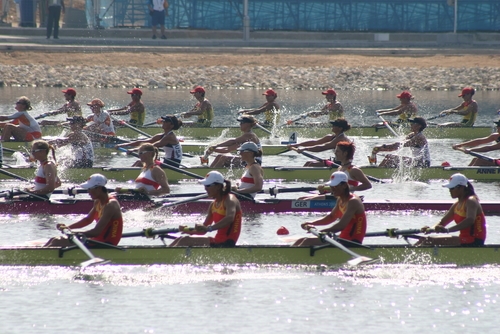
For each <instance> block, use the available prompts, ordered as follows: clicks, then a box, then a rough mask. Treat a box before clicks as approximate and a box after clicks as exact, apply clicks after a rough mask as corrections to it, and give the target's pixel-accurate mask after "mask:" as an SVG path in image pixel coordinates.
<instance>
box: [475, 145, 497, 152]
mask: <svg viewBox="0 0 500 334" xmlns="http://www.w3.org/2000/svg"><path fill="white" fill-rule="evenodd" d="M498 149H500V143H496V144H491V145H487V146H483V147H478V148H473V149H471V150H470V151H471V152H478V153H479V152H490V151H496V150H498Z"/></svg>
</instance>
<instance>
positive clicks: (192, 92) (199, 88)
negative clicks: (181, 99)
mask: <svg viewBox="0 0 500 334" xmlns="http://www.w3.org/2000/svg"><path fill="white" fill-rule="evenodd" d="M190 93H191V94H194V93H202V94H205V88H203V87H201V86H196V87H195V88H194V89H193V90H192V91H191V92H190Z"/></svg>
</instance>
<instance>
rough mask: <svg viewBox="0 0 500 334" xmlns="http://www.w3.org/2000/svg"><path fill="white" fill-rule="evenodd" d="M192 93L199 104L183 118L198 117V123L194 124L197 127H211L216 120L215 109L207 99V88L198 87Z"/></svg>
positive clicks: (183, 115) (183, 114) (184, 114)
mask: <svg viewBox="0 0 500 334" xmlns="http://www.w3.org/2000/svg"><path fill="white" fill-rule="evenodd" d="M190 93H191V94H193V96H194V98H195V99H196V100H197V101H198V103H196V105H195V106H194V107H193V109H191V110H190V111H188V112H185V113H182V114H181V116H182V117H184V118H189V117H191V116H198V121H197V122H196V123H194V124H195V125H197V126H202V127H210V126H211V125H212V121H213V119H214V109H213V107H212V104H211V103H210V101H209V100H208V99H206V98H205V88H203V87H201V86H196V87H195V88H194V89H193V90H192V91H190Z"/></svg>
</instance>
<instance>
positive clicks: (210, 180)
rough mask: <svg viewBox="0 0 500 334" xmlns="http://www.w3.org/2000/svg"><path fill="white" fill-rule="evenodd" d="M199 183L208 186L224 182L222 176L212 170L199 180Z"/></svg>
mask: <svg viewBox="0 0 500 334" xmlns="http://www.w3.org/2000/svg"><path fill="white" fill-rule="evenodd" d="M200 183H201V184H203V185H204V186H209V185H211V184H214V183H219V184H224V176H222V174H221V173H219V172H218V171H215V170H213V171H211V172H210V173H208V174H207V176H205V178H204V179H203V180H200Z"/></svg>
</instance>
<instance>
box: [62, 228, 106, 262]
mask: <svg viewBox="0 0 500 334" xmlns="http://www.w3.org/2000/svg"><path fill="white" fill-rule="evenodd" d="M62 233H64V234H65V235H66V236H67V237H68V239H69V240H70V241H71V242H73V243H74V244H75V245H77V246H78V248H80V249H81V250H82V252H84V253H85V254H86V255H87V256H88V257H89V258H90V260H88V261H85V262H82V263H80V266H82V267H87V266H90V265H93V264H105V263H108V262H109V261H107V260H104V259H101V258H98V257H95V256H94V254H92V252H90V251H89V249H88V248H87V247H85V245H84V244H83V243H82V242H81V241H80V240H79V239H78V237H77V236H76V235H75V234H74V233H72V232H71V231H70V229H69V228H65V229H63V230H62Z"/></svg>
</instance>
